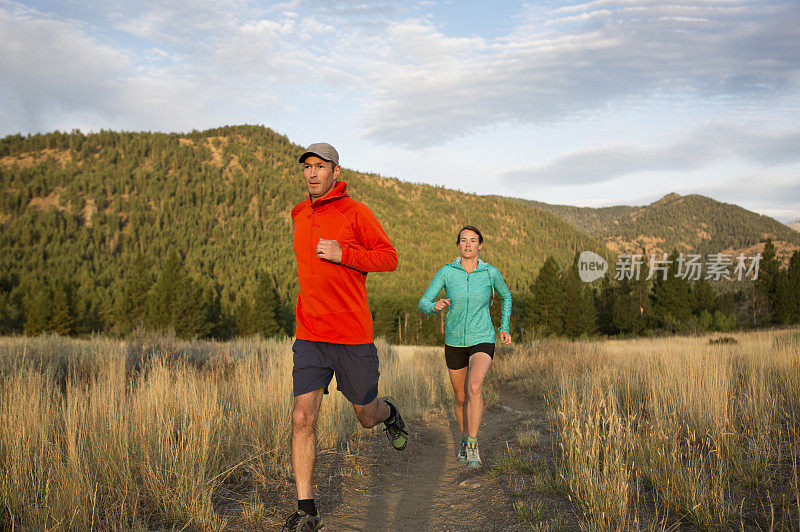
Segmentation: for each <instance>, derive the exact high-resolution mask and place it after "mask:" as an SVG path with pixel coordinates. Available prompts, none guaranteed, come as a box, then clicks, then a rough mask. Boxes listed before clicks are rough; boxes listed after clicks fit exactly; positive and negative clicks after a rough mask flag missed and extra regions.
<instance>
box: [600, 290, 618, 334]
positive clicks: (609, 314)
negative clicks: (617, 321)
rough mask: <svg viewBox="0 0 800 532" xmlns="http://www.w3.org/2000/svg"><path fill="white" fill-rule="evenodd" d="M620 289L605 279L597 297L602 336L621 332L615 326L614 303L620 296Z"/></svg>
mask: <svg viewBox="0 0 800 532" xmlns="http://www.w3.org/2000/svg"><path fill="white" fill-rule="evenodd" d="M618 292H619V291H618V287H617V286H616V285H614V284H612V282H611V281H610V280H609V279H608V278H607V277H603V280H602V281H601V284H600V289H599V290H598V291H597V294H596V296H595V307H596V309H597V328H598V329H599V330H600V332H601V333H602V334H608V335H611V334H617V333H618V332H619V330H618V329H617V327H616V326H615V325H614V302H615V301H616V299H617V297H618V296H619V293H618Z"/></svg>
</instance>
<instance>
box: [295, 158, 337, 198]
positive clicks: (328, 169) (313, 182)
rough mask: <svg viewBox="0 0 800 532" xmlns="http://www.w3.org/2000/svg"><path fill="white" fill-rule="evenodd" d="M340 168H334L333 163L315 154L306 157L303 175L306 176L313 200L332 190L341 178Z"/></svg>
mask: <svg viewBox="0 0 800 532" xmlns="http://www.w3.org/2000/svg"><path fill="white" fill-rule="evenodd" d="M339 171H340V168H339V167H338V166H337V167H336V168H333V163H332V162H330V161H326V160H325V159H320V158H319V157H317V156H315V155H310V156H308V157H306V159H305V160H304V161H303V176H304V177H305V178H306V186H307V187H308V193H309V194H310V195H311V201H316V200H318V199H320V198H323V197H325V195H326V194H327V193H328V192H330V191H331V189H332V188H333V187H334V185H336V180H337V179H338V178H339Z"/></svg>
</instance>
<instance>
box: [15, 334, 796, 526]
mask: <svg viewBox="0 0 800 532" xmlns="http://www.w3.org/2000/svg"><path fill="white" fill-rule="evenodd" d="M726 338H728V339H727V340H724V341H722V342H717V341H715V340H717V338H716V337H712V336H704V337H691V338H690V337H679V338H661V339H638V340H625V341H622V340H605V341H587V342H565V341H540V342H536V343H533V344H527V345H519V346H516V347H514V348H513V349H512V350H507V351H504V352H503V353H501V354H500V356H498V357H497V358H496V362H495V364H493V369H492V372H491V374H490V386H489V390H488V395H489V396H490V398H491V395H492V393H493V392H492V390H491V381H495V382H497V381H499V380H508V381H514V382H517V383H521V384H522V385H523V386H525V387H526V388H527V389H528V390H529V391H530V393H535V394H542V395H543V396H544V397H545V398H546V400H547V401H548V403H549V405H550V406H551V409H550V410H551V413H550V415H551V419H552V426H553V428H554V430H555V431H556V432H557V435H558V439H557V441H558V442H559V443H558V446H559V449H558V450H557V453H555V456H557V463H556V464H555V468H556V470H557V474H556V475H555V478H554V479H552V482H551V483H552V484H554V485H555V489H558V490H561V491H562V492H563V493H565V494H567V495H568V497H569V499H570V500H571V502H572V506H573V511H574V512H576V513H577V514H578V515H579V516H580V517H581V520H582V522H583V523H584V526H585V528H587V529H590V530H629V529H661V530H664V529H670V528H676V527H679V528H685V527H688V528H700V529H729V528H735V529H740V528H745V529H747V528H759V527H760V528H762V529H769V528H771V527H774V528H776V529H797V527H798V523H799V522H800V521H798V518H799V517H800V489H799V487H798V463H797V461H798V456H799V455H800V354H799V353H800V331H796V330H795V331H770V332H753V333H739V334H733V335H730V336H728V337H726ZM377 344H378V350H379V355H380V357H381V393H384V394H391V395H394V396H395V397H397V398H398V400H399V401H400V402H401V404H402V405H403V412H404V416H407V417H416V418H422V417H423V415H424V414H425V413H426V412H429V411H431V410H442V409H445V408H449V400H450V399H449V398H450V391H449V381H448V379H447V375H446V372H445V368H444V364H443V361H442V360H441V353H440V352H439V351H438V350H431V349H425V348H419V349H415V348H408V347H405V348H395V347H393V346H390V345H387V344H386V343H385V342H380V341H379V342H377ZM290 408H291V342H290V341H289V340H284V341H262V340H257V339H244V340H238V341H234V342H228V343H208V342H180V341H178V340H176V339H175V338H172V337H169V336H163V335H162V336H158V335H153V336H149V335H144V334H143V335H140V336H138V337H135V338H132V339H131V340H129V341H125V342H122V341H117V340H110V339H106V338H96V339H92V340H73V339H64V338H59V337H53V336H46V337H38V338H4V339H0V427H2V429H0V528H3V529H12V528H13V529H15V528H20V529H31V530H45V529H72V530H89V529H126V530H128V529H142V530H144V529H153V528H172V527H177V528H183V527H187V528H190V529H202V530H217V529H225V528H226V527H228V526H229V525H230V523H229V522H228V517H227V516H226V515H225V513H224V512H220V511H219V508H218V507H216V506H215V496H216V494H218V492H219V490H220V488H221V487H222V486H224V485H230V484H234V483H237V484H241V483H250V484H252V485H256V486H257V485H264V484H265V483H266V482H267V481H268V480H269V479H271V478H275V477H281V476H287V475H288V474H289V469H290V465H289V460H290V453H289V425H290ZM510 430H512V432H513V429H510ZM359 434H361V435H363V434H364V431H363V430H362V429H358V428H357V422H356V420H355V417H354V416H353V414H352V409H351V408H350V406H349V404H347V402H346V401H345V400H344V399H343V397H342V396H341V395H340V394H338V393H331V395H330V396H328V398H327V399H326V400H325V401H324V402H323V411H322V413H321V418H320V424H319V442H320V445H321V446H322V447H323V448H333V447H335V446H337V445H340V444H341V443H343V442H344V441H345V440H347V439H349V438H353V437H358V436H357V435H359ZM517 440H518V442H519V443H520V446H519V449H521V450H519V451H514V452H515V453H517V454H515V455H514V456H512V457H511V458H514V459H515V460H519V461H525V460H526V459H528V458H527V457H526V455H525V453H526V451H525V449H526V448H527V447H526V445H527V444H530V443H531V442H532V441H535V440H536V435H535V434H525V433H524V432H523V433H520V434H518V435H517ZM503 459H504V460H508V459H509V457H504V458H503ZM501 465H502V464H501ZM511 469H512V470H513V468H511ZM534 469H535V468H533V469H529V471H528V473H526V474H530V475H535V471H534ZM538 509H540V506H537V504H536V501H535V500H534V501H530V502H529V503H528V504H527V505H521V506H520V514H521V515H522V514H525V515H529V517H530V520H531V521H532V522H535V521H536V515H537V511H538V512H539V513H541V512H540V510H538ZM261 510H263V509H259V508H258V502H257V501H253V503H252V512H253V513H257V512H258V511H261ZM246 511H247V510H245V512H246Z"/></svg>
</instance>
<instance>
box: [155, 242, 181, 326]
mask: <svg viewBox="0 0 800 532" xmlns="http://www.w3.org/2000/svg"><path fill="white" fill-rule="evenodd" d="M185 279H186V274H185V273H184V271H183V266H182V260H181V257H180V255H179V254H178V252H177V251H175V250H174V249H173V250H171V251H170V252H169V254H168V255H167V260H166V262H165V263H164V267H163V269H162V270H161V272H160V273H159V275H158V279H157V280H156V284H155V285H154V286H153V290H152V292H151V293H150V297H149V299H148V305H147V313H146V319H147V323H148V325H150V326H152V327H157V328H163V329H168V328H170V327H172V328H174V327H175V307H176V305H177V302H178V298H179V291H180V290H181V289H182V288H185V283H184V281H185Z"/></svg>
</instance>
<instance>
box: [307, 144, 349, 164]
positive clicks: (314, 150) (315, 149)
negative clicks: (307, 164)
mask: <svg viewBox="0 0 800 532" xmlns="http://www.w3.org/2000/svg"><path fill="white" fill-rule="evenodd" d="M312 155H316V156H317V157H319V158H320V159H324V160H326V161H331V162H332V163H333V164H335V165H336V166H339V152H338V151H336V148H334V147H333V146H331V145H330V144H328V143H327V142H315V143H314V144H312V145H311V146H309V147H308V148H306V152H305V153H304V154H303V155H301V156H300V159H299V162H301V163H302V162H303V161H305V160H306V158H308V157H311V156H312Z"/></svg>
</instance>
